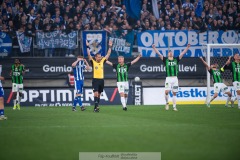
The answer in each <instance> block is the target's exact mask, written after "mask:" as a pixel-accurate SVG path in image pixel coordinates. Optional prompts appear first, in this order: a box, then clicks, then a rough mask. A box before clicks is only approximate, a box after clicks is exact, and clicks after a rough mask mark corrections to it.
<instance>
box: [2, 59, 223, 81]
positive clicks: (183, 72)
mask: <svg viewBox="0 0 240 160" xmlns="http://www.w3.org/2000/svg"><path fill="white" fill-rule="evenodd" d="M109 60H110V61H111V62H113V63H117V59H111V58H110V59H109ZM132 60H133V59H132V58H126V59H125V62H131V61H132ZM74 61H75V58H35V59H34V58H27V59H21V62H22V63H23V64H24V65H25V68H26V69H28V70H29V72H26V73H25V75H24V79H67V77H68V76H67V74H68V73H70V72H72V67H71V65H72V63H73V62H74ZM223 61H224V62H225V61H226V60H225V59H224V60H223ZM13 62H14V59H4V61H3V62H1V64H2V65H3V68H4V70H3V75H4V76H5V78H8V79H9V78H10V77H9V72H10V68H11V65H12V64H13ZM104 73H105V78H108V79H115V78H116V73H115V70H114V69H113V68H112V67H111V66H109V65H107V64H105V67H104ZM205 76H206V69H205V67H204V66H203V64H202V62H201V61H200V59H199V58H183V59H182V60H181V61H180V63H179V78H188V79H189V78H195V79H196V78H205ZM134 77H140V78H141V79H150V78H160V79H164V78H165V77H166V72H165V66H164V64H163V62H162V61H161V59H160V58H141V59H140V60H139V61H138V62H137V63H136V64H134V65H132V66H131V67H130V69H129V78H130V79H133V78H134ZM85 78H86V79H88V78H92V72H85Z"/></svg>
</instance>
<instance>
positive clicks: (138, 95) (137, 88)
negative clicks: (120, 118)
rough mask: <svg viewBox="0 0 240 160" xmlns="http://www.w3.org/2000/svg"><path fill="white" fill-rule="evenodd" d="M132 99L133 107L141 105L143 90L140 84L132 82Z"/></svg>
mask: <svg viewBox="0 0 240 160" xmlns="http://www.w3.org/2000/svg"><path fill="white" fill-rule="evenodd" d="M132 90H133V92H132V98H133V104H134V105H142V104H143V88H142V82H136V81H133V82H132Z"/></svg>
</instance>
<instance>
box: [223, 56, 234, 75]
mask: <svg viewBox="0 0 240 160" xmlns="http://www.w3.org/2000/svg"><path fill="white" fill-rule="evenodd" d="M231 58H232V56H229V58H228V60H227V62H226V63H225V64H224V65H223V66H222V68H221V71H222V72H224V69H230V66H229V64H230V63H231Z"/></svg>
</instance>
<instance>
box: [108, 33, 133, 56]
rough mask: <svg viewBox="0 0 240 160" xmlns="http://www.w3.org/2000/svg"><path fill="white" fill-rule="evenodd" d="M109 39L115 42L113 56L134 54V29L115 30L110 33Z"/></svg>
mask: <svg viewBox="0 0 240 160" xmlns="http://www.w3.org/2000/svg"><path fill="white" fill-rule="evenodd" d="M109 40H110V41H112V42H113V47H112V53H111V57H117V56H124V57H131V56H132V46H133V41H134V32H133V31H128V30H122V31H113V32H112V33H111V34H110V37H109Z"/></svg>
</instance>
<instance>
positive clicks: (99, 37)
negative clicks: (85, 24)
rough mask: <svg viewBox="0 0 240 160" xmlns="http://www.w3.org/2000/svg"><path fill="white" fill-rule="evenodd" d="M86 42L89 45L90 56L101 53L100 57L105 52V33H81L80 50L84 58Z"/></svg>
mask: <svg viewBox="0 0 240 160" xmlns="http://www.w3.org/2000/svg"><path fill="white" fill-rule="evenodd" d="M86 40H87V41H88V43H89V47H90V52H91V55H92V56H94V55H95V54H96V53H101V55H102V56H105V55H106V52H107V32H106V31H82V50H83V55H84V57H87V56H88V54H87V46H86Z"/></svg>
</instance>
